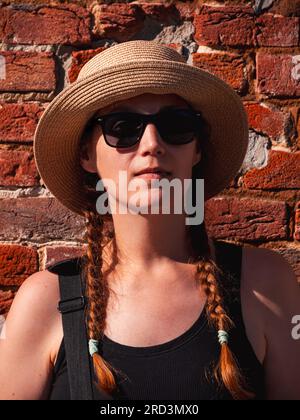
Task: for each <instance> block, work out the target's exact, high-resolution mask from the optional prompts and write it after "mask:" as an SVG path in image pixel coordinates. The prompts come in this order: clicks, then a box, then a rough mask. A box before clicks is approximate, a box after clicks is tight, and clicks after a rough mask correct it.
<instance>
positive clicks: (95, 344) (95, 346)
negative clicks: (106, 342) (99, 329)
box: [89, 338, 99, 356]
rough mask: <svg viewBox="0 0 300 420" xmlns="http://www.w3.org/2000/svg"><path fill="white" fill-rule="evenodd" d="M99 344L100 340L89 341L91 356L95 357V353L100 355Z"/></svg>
mask: <svg viewBox="0 0 300 420" xmlns="http://www.w3.org/2000/svg"><path fill="white" fill-rule="evenodd" d="M98 344H99V341H98V340H94V339H92V338H91V339H90V340H89V352H90V355H91V356H93V354H94V353H98Z"/></svg>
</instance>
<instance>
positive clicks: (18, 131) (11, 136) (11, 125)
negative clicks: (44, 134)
mask: <svg viewBox="0 0 300 420" xmlns="http://www.w3.org/2000/svg"><path fill="white" fill-rule="evenodd" d="M43 111H44V107H43V106H41V105H39V104H38V103H27V104H26V103H23V104H9V103H3V104H1V105H0V143H1V142H26V143H27V142H31V141H33V135H34V131H35V129H36V126H37V123H38V121H39V118H40V117H41V115H42V113H43Z"/></svg>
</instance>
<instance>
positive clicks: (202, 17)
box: [194, 5, 299, 47]
mask: <svg viewBox="0 0 300 420" xmlns="http://www.w3.org/2000/svg"><path fill="white" fill-rule="evenodd" d="M194 23H195V40H196V41H197V42H198V43H199V44H200V45H208V46H229V47H241V46H243V47H244V46H247V47H254V46H256V47H296V46H298V44H299V19H298V17H285V16H277V15H274V14H271V13H264V14H263V15H261V16H255V14H254V12H253V9H252V8H251V7H250V6H249V5H247V6H243V5H242V6H240V5H232V6H231V5H228V6H225V7H224V6H220V7H218V6H213V5H205V6H203V8H201V10H200V12H198V13H197V12H196V13H195V18H194Z"/></svg>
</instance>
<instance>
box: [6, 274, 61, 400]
mask: <svg viewBox="0 0 300 420" xmlns="http://www.w3.org/2000/svg"><path fill="white" fill-rule="evenodd" d="M56 277H57V276H56V275H55V274H52V273H50V272H48V271H47V270H43V271H39V272H36V273H34V274H32V275H31V276H29V277H28V278H27V279H26V280H25V281H24V282H23V284H22V285H21V287H20V288H19V290H18V292H17V294H16V296H15V299H14V301H13V303H12V306H11V308H10V311H9V313H8V315H7V318H6V320H5V323H4V326H3V329H2V331H1V340H0V390H1V393H0V399H2V398H4V399H44V398H47V393H48V391H49V386H50V380H51V369H52V361H51V352H52V349H53V343H54V341H55V337H56V335H57V326H58V325H59V324H58V322H59V318H58V315H59V314H58V311H57V310H56V307H57V296H58V288H57V279H56ZM20 366H22V369H21V370H20ZM28 377H30V378H31V379H30V383H28ZM4 384H5V387H3V386H2V385H4ZM25 384H26V386H25Z"/></svg>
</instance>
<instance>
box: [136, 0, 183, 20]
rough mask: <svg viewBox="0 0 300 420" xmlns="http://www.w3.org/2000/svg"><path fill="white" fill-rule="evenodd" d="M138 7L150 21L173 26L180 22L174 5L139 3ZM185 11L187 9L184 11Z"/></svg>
mask: <svg viewBox="0 0 300 420" xmlns="http://www.w3.org/2000/svg"><path fill="white" fill-rule="evenodd" d="M140 7H141V9H142V10H143V12H144V13H145V15H146V16H147V17H149V18H151V19H154V20H157V21H159V22H163V23H165V24H169V25H172V24H173V25H174V24H176V23H177V24H178V23H180V21H181V16H180V13H179V12H178V10H177V8H176V6H175V5H174V4H163V3H146V2H145V3H140ZM185 10H186V11H187V9H185Z"/></svg>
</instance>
